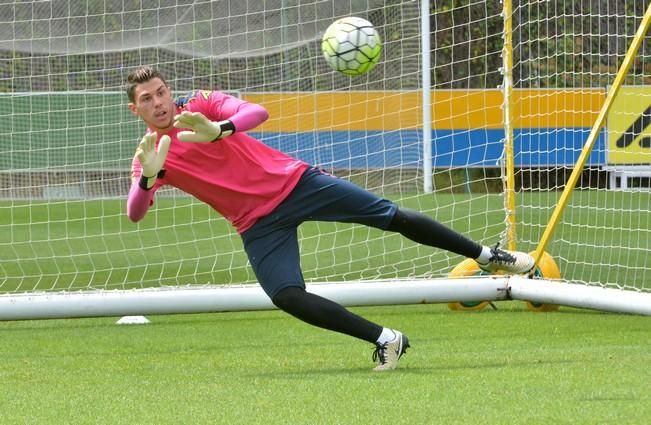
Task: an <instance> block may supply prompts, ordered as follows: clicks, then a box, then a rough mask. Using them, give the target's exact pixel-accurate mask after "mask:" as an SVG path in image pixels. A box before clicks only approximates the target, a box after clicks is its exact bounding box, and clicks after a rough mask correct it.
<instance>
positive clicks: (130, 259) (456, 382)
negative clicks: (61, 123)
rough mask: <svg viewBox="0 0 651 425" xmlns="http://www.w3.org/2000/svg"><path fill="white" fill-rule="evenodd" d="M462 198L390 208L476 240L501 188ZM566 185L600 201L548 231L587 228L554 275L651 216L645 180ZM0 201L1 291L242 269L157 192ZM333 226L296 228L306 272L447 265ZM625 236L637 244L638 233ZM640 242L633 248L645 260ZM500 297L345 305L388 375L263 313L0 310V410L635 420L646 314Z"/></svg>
mask: <svg viewBox="0 0 651 425" xmlns="http://www.w3.org/2000/svg"><path fill="white" fill-rule="evenodd" d="M557 195H558V194H556V193H552V194H543V195H535V196H533V195H524V196H525V197H528V199H525V201H526V203H527V205H530V206H531V207H529V208H527V209H524V210H522V211H521V214H520V217H521V218H522V219H523V221H524V223H526V225H525V226H524V227H522V228H521V229H520V231H527V230H530V231H532V232H541V231H542V224H544V223H545V222H546V221H547V219H548V215H549V208H550V207H549V206H550V205H552V206H553V204H554V202H553V199H555V198H556V197H557ZM620 196H632V198H633V199H632V200H630V199H628V200H627V202H629V205H632V206H635V208H629V209H628V210H627V212H626V213H624V214H620V213H617V212H615V213H613V212H611V211H609V209H608V208H604V206H605V203H607V202H613V203H614V204H617V205H621V204H622V201H623V200H621V199H617V198H613V197H620ZM466 200H468V199H467V198H466V195H463V194H461V195H458V194H454V195H440V194H437V195H436V196H432V197H421V198H419V199H412V200H411V201H406V204H407V205H408V206H412V207H421V208H424V209H436V210H437V211H438V214H439V215H438V217H437V218H439V220H441V221H444V222H449V223H451V224H453V227H455V228H456V229H458V230H460V231H462V232H464V233H469V234H470V235H471V236H473V237H474V238H477V239H482V238H486V237H490V236H491V235H497V234H498V233H499V230H500V228H501V227H502V226H503V224H502V218H503V214H502V213H501V212H500V206H501V205H502V202H503V201H502V198H501V197H500V196H499V195H490V196H484V197H479V198H478V199H475V200H474V201H472V202H465V201H466ZM574 200H575V201H576V202H578V203H579V204H589V203H594V204H595V205H598V206H599V208H583V209H580V210H579V212H575V213H573V215H572V216H571V217H572V221H571V222H568V223H564V224H562V225H561V227H560V228H559V229H558V231H557V232H558V234H559V235H560V236H561V237H559V240H561V239H564V240H569V241H574V240H580V238H586V237H587V238H589V241H588V242H589V244H588V245H587V246H586V248H585V250H581V252H579V253H576V254H575V253H572V252H570V253H568V252H567V245H563V247H564V248H563V249H560V248H559V246H560V245H552V250H560V252H561V254H562V255H563V256H564V258H566V259H567V258H572V256H576V258H578V259H579V261H578V262H577V265H573V266H572V267H574V269H569V270H567V269H566V270H567V271H568V272H569V273H574V274H577V275H581V276H583V275H589V274H590V273H595V268H594V267H593V266H592V265H591V263H590V262H589V261H588V260H594V259H598V258H603V256H604V252H602V251H604V250H600V249H599V244H600V243H602V242H603V241H607V242H608V243H609V244H610V245H611V246H625V244H626V243H628V239H629V238H630V234H629V233H627V231H626V230H625V229H627V226H629V227H631V226H632V227H633V228H637V229H645V228H647V229H648V228H651V222H650V221H651V218H650V217H648V216H640V215H639V214H638V213H637V212H638V211H639V210H645V211H648V209H649V205H648V203H649V202H650V201H649V199H648V196H647V195H645V194H628V195H623V194H608V198H605V194H599V193H597V194H594V193H590V192H585V193H583V192H578V193H576V194H575V195H574ZM412 201H413V202H414V204H413V205H410V204H409V202H412ZM0 208H2V211H3V214H2V217H1V218H0V230H1V231H0V246H2V251H3V253H2V254H3V261H2V267H1V268H0V273H2V275H0V278H2V280H3V287H2V288H1V290H2V292H16V291H17V292H20V291H22V290H29V289H30V288H38V289H50V288H59V289H62V288H65V289H78V288H85V287H91V288H92V287H102V286H103V285H107V287H109V288H120V287H133V286H147V285H151V284H155V283H158V282H162V283H177V281H178V280H180V278H181V279H185V278H194V279H196V280H197V281H198V282H201V281H207V280H209V281H212V282H216V283H222V282H224V281H225V282H230V281H235V282H237V281H243V280H247V279H249V278H250V274H249V271H248V266H247V264H246V260H245V258H244V256H243V255H242V254H241V252H240V253H239V254H236V255H233V252H234V251H238V250H241V242H239V239H238V238H237V237H236V236H235V235H233V234H232V233H229V231H228V228H227V225H226V224H225V223H224V222H223V221H221V220H214V218H215V217H216V215H215V214H214V213H213V212H210V211H209V210H208V209H207V208H205V207H201V206H197V205H196V204H192V203H190V202H187V201H183V200H176V201H172V200H165V199H161V200H159V202H158V203H157V206H156V209H155V210H153V211H152V212H150V216H148V217H147V219H146V220H145V221H144V222H143V223H141V224H139V225H137V226H136V225H134V224H132V223H130V222H128V220H127V219H126V218H125V217H124V213H123V209H124V203H123V201H118V200H100V201H74V202H68V203H65V204H63V203H50V204H37V203H29V202H24V203H18V202H13V203H10V202H5V203H3V204H1V205H0ZM484 210H490V211H494V212H493V213H490V214H488V215H486V214H483V213H481V211H484ZM604 211H606V212H604ZM4 212H7V213H8V214H4ZM334 226H335V225H332V224H325V225H324V224H319V225H316V224H310V225H306V226H303V237H304V241H303V251H304V253H305V255H304V267H305V269H306V277H307V278H308V279H309V278H314V277H316V276H317V274H318V273H325V274H326V275H327V276H329V277H330V278H332V279H333V280H336V279H340V280H341V279H347V278H348V279H355V278H360V277H368V276H367V275H366V274H365V273H375V274H376V275H378V276H380V277H390V276H393V275H400V274H409V273H412V274H422V273H427V272H428V271H429V270H433V269H436V270H437V273H443V274H444V273H446V272H447V268H449V266H450V265H451V264H454V263H453V262H452V263H450V261H449V259H448V258H447V257H444V256H443V254H441V253H436V252H435V253H432V254H426V255H423V252H424V251H423V248H422V247H417V246H415V244H411V243H405V242H404V240H402V239H401V238H398V237H390V238H388V239H387V240H386V241H385V244H384V245H383V246H374V245H373V244H368V243H367V242H366V240H367V239H368V238H369V237H375V236H378V234H377V233H376V232H377V231H376V230H368V229H365V228H359V227H350V226H348V227H346V226H344V227H338V228H336V229H337V230H338V233H335V232H334V230H335V227H334ZM645 226H646V227H645ZM586 229H588V230H589V231H586ZM613 229H617V231H616V232H614V231H613ZM638 233H640V232H638ZM641 234H642V235H643V236H644V233H641ZM537 236H538V235H536V234H532V235H528V236H527V237H529V238H530V240H534V241H535V240H537ZM485 242H494V241H485ZM636 243H637V244H638V247H647V249H648V248H649V245H648V244H649V242H648V241H642V242H640V240H637V241H636ZM333 244H334V245H336V246H337V248H335V249H332V250H330V249H328V248H327V247H329V246H333ZM150 245H154V246H155V248H153V249H149V250H147V249H144V248H146V247H148V246H150ZM569 246H570V247H571V245H569ZM319 250H321V252H322V254H319V255H317V252H318V251H319ZM323 252H326V253H328V255H324V254H323ZM552 252H553V251H552ZM647 252H648V251H647ZM600 256H601V257H600ZM646 257H648V256H643V257H635V258H633V260H632V261H638V262H640V265H641V266H642V267H646V266H645V265H646V259H645V258H646ZM351 258H353V259H354V260H355V262H353V263H351V262H350V261H349V259H351ZM414 258H415V259H416V260H414V261H412V260H413V259H414ZM353 264H355V265H353ZM563 264H564V263H563ZM646 268H647V269H648V267H646ZM362 269H364V270H368V271H369V272H365V271H363V270H362ZM623 269H625V268H624V267H620V268H614V267H612V268H608V275H607V276H608V279H615V280H616V279H617V276H615V277H614V278H613V274H616V273H622V276H624V275H625V273H626V271H625V270H624V271H621V270H623ZM562 271H563V270H562ZM179 277H180V278H179ZM640 279H641V282H642V283H644V282H646V280H645V279H646V278H645V277H644V276H641V277H640ZM497 305H498V309H497V310H491V309H487V310H484V311H482V312H474V313H469V312H452V311H449V310H448V309H447V307H446V306H444V305H413V306H396V307H388V306H387V307H364V308H354V309H353V310H354V311H356V312H358V313H361V314H362V315H364V316H365V317H367V318H369V319H371V320H374V321H377V322H379V323H381V324H383V325H386V326H390V327H395V328H398V329H401V330H403V331H404V332H405V333H406V334H408V335H409V337H410V340H411V342H412V348H411V349H410V350H409V351H408V353H407V355H406V356H405V357H404V359H403V361H402V362H401V365H400V368H399V369H398V370H396V371H393V372H391V373H386V374H376V373H373V372H372V371H371V368H372V363H371V358H370V357H371V352H372V347H371V346H370V345H369V344H366V343H363V342H359V341H356V340H353V339H351V338H349V337H346V336H343V335H339V334H334V333H331V332H327V331H323V330H320V329H316V328H312V327H310V326H308V325H305V324H303V323H301V322H299V321H297V320H295V319H293V318H290V317H288V316H286V315H284V314H283V313H281V312H278V311H265V312H240V313H217V314H200V315H177V316H152V317H150V319H151V320H152V323H151V324H149V325H146V326H119V325H116V324H115V321H116V319H117V318H97V319H76V320H51V321H24V322H2V323H0V337H1V338H2V342H3V343H2V344H1V345H0V357H1V358H2V359H3V361H2V362H1V363H0V376H1V377H2V378H1V381H0V382H1V383H2V385H1V387H0V388H1V389H0V423H2V424H5V423H6V424H18V423H20V424H23V423H27V424H54V423H57V424H58V423H70V424H85V423H101V424H203V423H211V424H212V423H215V424H222V423H223V424H264V425H268V424H370V423H375V424H429V423H445V424H447V423H472V424H477V423H487V424H515V423H525V422H526V423H536V424H549V423H562V424H564V423H578V424H595V423H599V424H604V423H612V424H621V423H627V424H629V423H630V424H645V423H648V422H649V417H651V396H650V395H649V392H648V383H649V382H651V379H650V378H651V372H649V371H648V368H647V367H646V366H645V365H646V362H647V361H651V338H649V335H648V330H649V318H647V317H638V316H627V315H617V314H605V313H598V312H591V311H580V310H575V309H570V308H561V310H560V311H559V312H554V313H531V312H528V311H526V310H525V308H524V304H523V303H520V302H504V303H498V304H497Z"/></svg>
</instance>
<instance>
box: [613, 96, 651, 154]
mask: <svg viewBox="0 0 651 425" xmlns="http://www.w3.org/2000/svg"><path fill="white" fill-rule="evenodd" d="M607 126H608V163H609V164H651V87H648V86H629V87H626V86H624V87H622V88H621V89H620V91H619V94H618V95H617V98H615V100H614V102H613V105H612V107H611V109H610V112H609V113H608V124H607Z"/></svg>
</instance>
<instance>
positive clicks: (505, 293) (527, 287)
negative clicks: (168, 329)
mask: <svg viewBox="0 0 651 425" xmlns="http://www.w3.org/2000/svg"><path fill="white" fill-rule="evenodd" d="M307 289H308V291H310V292H313V293H315V294H317V295H321V296H323V297H326V298H329V299H331V300H333V301H335V302H338V303H340V304H342V305H344V306H348V307H350V306H373V305H404V304H434V303H450V302H473V301H504V300H520V301H529V302H534V303H543V304H556V305H563V306H570V307H577V308H586V309H593V310H602V311H609V312H616V313H629V314H640V315H651V293H644V292H637V291H630V290H621V289H613V288H603V287H594V286H586V285H581V284H572V283H564V282H562V281H557V280H545V279H529V278H526V277H524V276H478V277H463V278H452V279H451V278H442V279H427V280H387V281H354V282H342V283H311V284H308V285H307ZM275 308H276V307H275V306H274V305H273V304H272V303H271V300H270V299H269V297H267V295H266V294H265V293H264V291H263V290H262V288H260V286H258V285H257V284H251V285H241V286H232V285H230V286H229V285H221V286H201V287H196V286H195V287H193V286H189V285H188V286H179V287H164V288H151V289H132V290H102V291H79V292H56V293H55V292H42V293H29V294H17V295H16V294H10V295H2V296H0V320H33V319H61V318H75V317H110V316H142V315H157V314H187V313H211V312H227V311H253V310H271V309H275Z"/></svg>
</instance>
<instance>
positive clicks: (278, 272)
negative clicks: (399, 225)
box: [242, 168, 398, 298]
mask: <svg viewBox="0 0 651 425" xmlns="http://www.w3.org/2000/svg"><path fill="white" fill-rule="evenodd" d="M397 209H398V206H397V205H396V204H394V203H393V202H391V201H389V200H387V199H383V198H380V197H378V196H376V195H374V194H372V193H371V192H368V191H366V190H364V189H362V188H361V187H359V186H356V185H354V184H353V183H351V182H349V181H347V180H343V179H339V178H337V177H334V176H332V175H330V174H327V173H324V172H322V171H320V170H318V169H316V168H309V169H308V170H306V171H305V173H304V174H303V176H301V179H300V180H299V181H298V184H297V185H296V187H295V188H294V190H293V191H292V192H291V193H290V194H289V196H287V198H286V199H285V200H284V201H283V202H281V203H280V205H278V206H277V207H276V208H275V209H274V210H273V211H272V212H271V213H269V214H268V215H266V216H264V217H262V218H261V219H259V220H258V221H257V222H256V223H255V224H254V225H253V226H252V227H251V228H250V229H248V230H247V231H245V232H244V233H243V234H242V240H243V241H244V249H245V251H246V253H247V255H248V256H249V262H250V263H251V266H252V267H253V271H254V272H255V275H256V277H257V278H258V282H259V283H260V285H261V286H262V288H263V289H264V291H265V292H266V293H267V295H269V297H270V298H273V297H274V295H276V294H277V293H278V292H279V291H280V290H281V289H283V288H285V287H288V286H298V287H302V288H304V287H305V280H304V279H303V274H302V272H301V266H300V253H299V249H298V232H297V228H298V226H299V225H300V224H301V223H303V222H305V221H336V222H342V223H359V224H364V225H367V226H371V227H376V228H379V229H386V228H387V227H388V226H389V224H390V223H391V220H392V219H393V216H394V215H395V214H396V211H397Z"/></svg>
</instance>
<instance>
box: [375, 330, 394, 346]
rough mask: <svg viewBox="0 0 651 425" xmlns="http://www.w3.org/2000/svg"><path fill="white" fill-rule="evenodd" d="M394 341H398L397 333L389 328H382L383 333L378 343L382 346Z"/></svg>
mask: <svg viewBox="0 0 651 425" xmlns="http://www.w3.org/2000/svg"><path fill="white" fill-rule="evenodd" d="M394 339H396V333H395V332H393V330H391V329H389V328H382V333H381V334H380V336H379V337H378V339H377V343H378V344H380V345H382V344H384V343H385V342H391V341H393V340H394Z"/></svg>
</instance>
